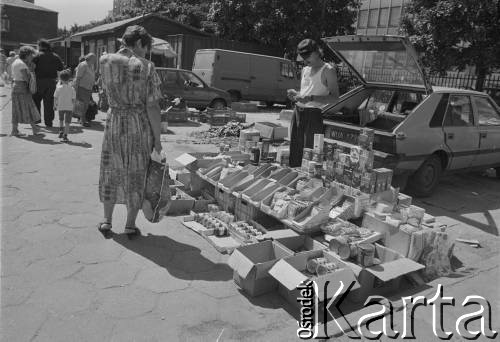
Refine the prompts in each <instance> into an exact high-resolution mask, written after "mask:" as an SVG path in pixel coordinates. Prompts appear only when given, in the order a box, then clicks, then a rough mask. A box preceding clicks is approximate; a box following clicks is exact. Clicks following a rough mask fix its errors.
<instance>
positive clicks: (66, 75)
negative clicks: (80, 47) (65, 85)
mask: <svg viewBox="0 0 500 342" xmlns="http://www.w3.org/2000/svg"><path fill="white" fill-rule="evenodd" d="M70 78H71V71H70V70H68V69H66V70H63V71H61V73H60V74H59V79H60V80H61V81H63V82H68V81H69V79H70Z"/></svg>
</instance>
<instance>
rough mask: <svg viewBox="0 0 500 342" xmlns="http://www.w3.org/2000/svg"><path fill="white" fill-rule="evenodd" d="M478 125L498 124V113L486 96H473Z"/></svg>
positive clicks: (499, 116)
mask: <svg viewBox="0 0 500 342" xmlns="http://www.w3.org/2000/svg"><path fill="white" fill-rule="evenodd" d="M473 99H474V104H475V105H476V109H477V116H478V120H479V125H480V126H500V114H498V111H497V110H496V108H495V107H494V106H493V103H491V101H490V99H488V98H486V97H479V96H474V97H473Z"/></svg>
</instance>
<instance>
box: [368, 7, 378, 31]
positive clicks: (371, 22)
mask: <svg viewBox="0 0 500 342" xmlns="http://www.w3.org/2000/svg"><path fill="white" fill-rule="evenodd" d="M377 23H378V8H374V9H371V10H370V14H369V16H368V27H370V28H375V27H377Z"/></svg>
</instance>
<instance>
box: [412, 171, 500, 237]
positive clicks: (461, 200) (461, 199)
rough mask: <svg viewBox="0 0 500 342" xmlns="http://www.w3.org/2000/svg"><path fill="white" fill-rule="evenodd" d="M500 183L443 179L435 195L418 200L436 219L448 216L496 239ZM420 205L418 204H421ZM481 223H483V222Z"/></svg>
mask: <svg viewBox="0 0 500 342" xmlns="http://www.w3.org/2000/svg"><path fill="white" fill-rule="evenodd" d="M498 194H500V182H499V181H498V179H495V178H491V177H487V176H485V175H481V174H474V173H471V174H457V175H453V176H449V177H447V178H445V179H443V180H442V181H441V182H440V184H439V186H438V188H437V190H436V192H435V194H434V195H433V196H431V197H428V198H423V199H420V200H417V201H416V202H420V205H422V207H423V208H424V209H425V210H426V211H427V212H428V213H429V214H431V215H433V216H448V217H450V218H452V219H454V220H456V221H459V222H461V223H463V224H465V225H469V226H472V227H474V228H477V229H480V230H482V231H483V232H485V233H488V234H492V235H495V236H499V235H500V227H499V222H498V218H497V219H495V217H493V215H492V214H491V213H492V212H495V211H497V210H498V209H500V196H499V195H498ZM417 205H418V204H417ZM479 220H481V221H479Z"/></svg>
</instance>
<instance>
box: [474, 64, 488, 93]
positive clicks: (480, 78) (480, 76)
mask: <svg viewBox="0 0 500 342" xmlns="http://www.w3.org/2000/svg"><path fill="white" fill-rule="evenodd" d="M486 71H487V69H486V68H485V67H484V66H479V65H478V66H477V71H476V75H477V81H476V90H477V91H483V88H484V80H485V78H486Z"/></svg>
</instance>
